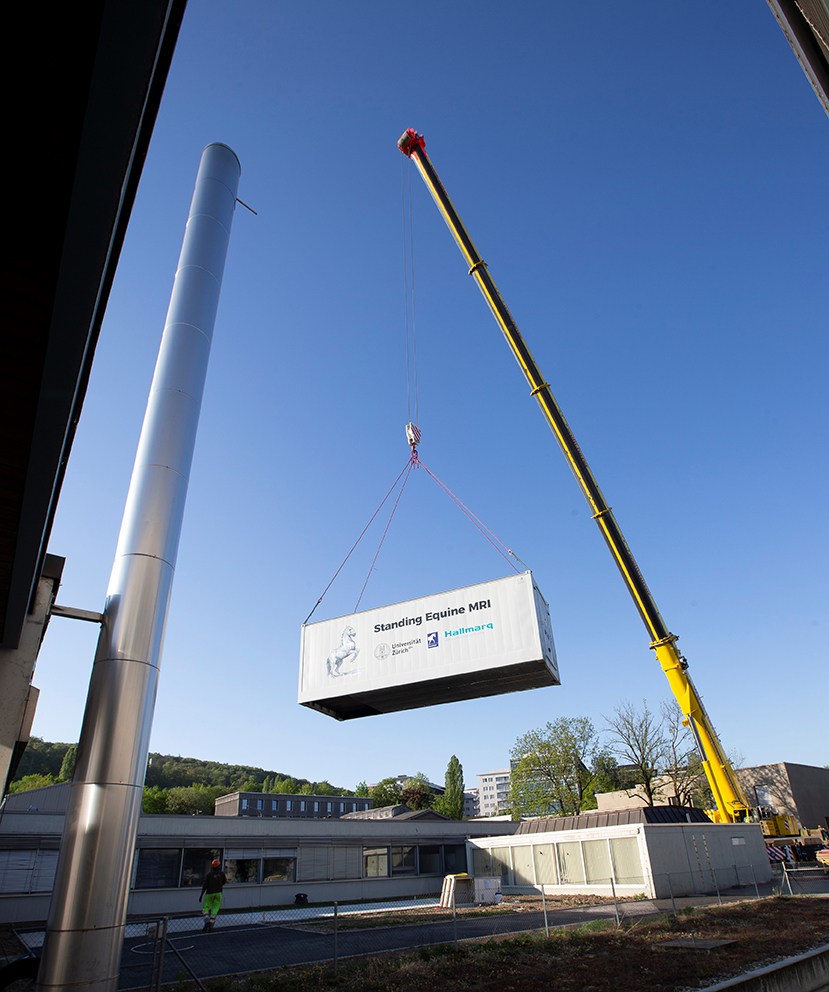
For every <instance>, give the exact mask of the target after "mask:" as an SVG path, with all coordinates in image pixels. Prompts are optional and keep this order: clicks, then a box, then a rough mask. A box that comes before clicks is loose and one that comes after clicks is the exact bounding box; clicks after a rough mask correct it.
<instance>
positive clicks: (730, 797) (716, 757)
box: [397, 128, 750, 823]
mask: <svg viewBox="0 0 829 992" xmlns="http://www.w3.org/2000/svg"><path fill="white" fill-rule="evenodd" d="M397 146H398V148H399V149H400V151H401V152H403V154H404V155H406V156H407V157H408V158H409V159H411V161H412V162H413V163H414V164H415V166H416V168H417V170H418V172H419V173H420V176H421V178H422V179H423V181H424V183H425V184H426V187H427V189H428V190H429V192H430V194H431V195H432V199H433V200H434V201H435V204H436V205H437V207H438V210H439V211H440V213H441V214H442V216H443V219H444V220H445V221H446V224H447V226H448V227H449V230H450V231H451V233H452V236H453V237H454V239H455V241H456V243H457V245H458V248H459V249H460V251H461V254H462V255H463V257H464V259H465V261H466V264H467V266H468V270H469V275H470V276H472V278H473V279H474V280H475V282H476V283H477V284H478V288H479V289H480V290H481V292H482V293H483V296H484V299H485V300H486V302H487V305H488V306H489V308H490V310H491V311H492V313H493V316H494V317H495V320H496V321H497V323H498V325H499V327H500V328H501V331H502V332H503V334H504V337H505V338H506V340H507V343H508V345H509V346H510V349H511V350H512V353H513V355H514V357H515V359H516V361H517V362H518V364H519V366H520V367H521V370H522V371H523V373H524V376H525V377H526V379H527V382H528V383H529V386H530V392H531V395H532V396H534V397H535V399H536V400H537V401H538V405H539V406H540V407H541V411H542V413H543V414H544V417H545V419H546V421H547V423H548V425H549V427H550V428H551V430H552V432H553V434H554V435H555V437H556V440H557V441H558V443H559V446H560V447H561V450H562V452H563V453H564V457H565V458H566V459H567V463H568V465H569V466H570V469H571V470H572V472H573V474H574V475H575V477H576V481H577V482H578V484H579V487H580V488H581V491H582V493H583V494H584V497H585V499H586V500H587V502H588V504H589V506H590V509H591V512H592V516H593V519H594V520H595V521H596V524H597V525H598V527H599V530H600V531H601V534H602V537H603V538H604V540H605V542H606V544H607V546H608V549H609V551H610V553H611V555H612V556H613V560H614V561H615V562H616V566H617V567H618V569H619V571H620V572H621V575H622V579H623V580H624V583H625V585H626V586H627V589H628V592H629V593H630V595H631V596H632V598H633V602H634V604H635V605H636V608H637V610H638V611H639V615H640V617H641V618H642V621H643V622H644V624H645V627H646V629H647V631H648V634H649V636H650V646H651V648H652V650H653V651H654V652H655V654H656V657H657V660H658V661H659V664H660V665H661V667H662V671H663V672H664V673H665V676H666V678H667V679H668V683H669V685H670V687H671V691H672V692H673V694H674V697H675V699H676V701H677V703H678V704H679V707H680V710H681V711H682V716H683V722H684V723H685V724H686V725H687V726H688V727H689V728H690V730H691V732H692V734H693V736H694V740H695V742H696V745H697V748H698V749H699V752H700V756H701V758H702V765H703V768H704V770H705V775H706V778H707V780H708V784H709V786H710V788H711V792H712V794H713V796H714V802H715V804H716V810H715V811H713V816H712V819H714V820H715V822H719V823H735V822H741V821H745V820H747V819H749V813H750V808H749V804H748V801H747V799H746V796H745V793H744V791H743V789H742V786H741V785H740V783H739V781H738V779H737V776H736V773H735V771H734V769H733V767H732V766H731V762H730V761H729V760H728V757H727V756H726V754H725V751H724V750H723V747H722V744H721V743H720V741H719V738H718V737H717V734H716V731H715V730H714V727H713V724H712V723H711V720H710V719H709V717H708V714H707V713H706V712H705V707H704V706H703V704H702V699H701V698H700V697H699V695H698V694H697V691H696V689H695V688H694V684H693V682H692V681H691V677H690V675H689V674H688V662H687V661H686V659H685V657H684V656H683V655H682V654H680V652H679V650H678V649H677V646H676V642H677V640H678V638H677V635H676V634H672V633H671V632H670V630H669V629H668V627H667V626H666V625H665V622H664V621H663V619H662V617H661V615H660V613H659V610H658V609H657V606H656V603H655V601H654V599H653V596H652V595H651V592H650V590H649V589H648V587H647V584H646V583H645V580H644V578H643V576H642V573H641V572H640V570H639V566H638V565H637V564H636V560H635V559H634V557H633V554H632V553H631V551H630V548H629V547H628V545H627V542H626V541H625V539H624V537H623V535H622V531H621V529H620V528H619V525H618V524H617V522H616V519H615V517H614V515H613V511H612V510H611V508H610V507H609V506H608V505H607V503H606V502H605V499H604V496H603V495H602V492H601V490H600V489H599V486H598V483H597V482H596V480H595V478H594V477H593V473H592V472H591V470H590V467H589V465H588V464H587V460H586V458H585V457H584V454H583V453H582V451H581V449H580V448H579V445H578V444H577V442H576V439H575V437H574V436H573V433H572V431H571V430H570V427H569V425H568V424H567V421H566V420H565V419H564V415H563V414H562V412H561V410H560V408H559V406H558V403H557V402H556V400H555V398H554V396H553V394H552V392H551V390H550V386H549V384H548V383H547V381H546V380H545V379H544V377H543V375H542V374H541V372H540V370H539V368H538V366H537V365H536V363H535V359H534V358H533V357H532V354H531V353H530V350H529V348H528V347H527V345H526V343H525V342H524V339H523V337H522V336H521V333H520V331H519V330H518V326H517V324H516V323H515V321H514V320H513V318H512V315H511V314H510V312H509V310H508V309H507V306H506V304H505V303H504V300H503V298H502V297H501V294H500V293H499V292H498V289H497V287H496V285H495V282H494V281H493V279H492V277H491V276H490V274H489V269H488V268H487V264H486V262H485V261H484V260H483V259H482V258H481V256H480V255H479V254H478V251H477V249H476V248H475V245H474V244H473V243H472V239H471V238H470V237H469V235H468V233H467V232H466V229H465V228H464V226H463V223H462V222H461V219H460V217H459V216H458V214H457V212H456V210H455V208H454V206H453V205H452V201H451V200H450V199H449V196H448V194H447V192H446V190H445V189H444V187H443V185H442V183H441V181H440V179H439V178H438V175H437V172H436V171H435V168H434V166H433V165H432V163H431V161H430V159H429V156H428V155H427V154H426V139H425V138H424V136H423V135H422V134H418V133H417V132H416V131H414V130H413V129H412V128H408V129H407V130H406V131H405V132H404V133H403V135H402V136H401V137H400V139H399V141H398V142H397Z"/></svg>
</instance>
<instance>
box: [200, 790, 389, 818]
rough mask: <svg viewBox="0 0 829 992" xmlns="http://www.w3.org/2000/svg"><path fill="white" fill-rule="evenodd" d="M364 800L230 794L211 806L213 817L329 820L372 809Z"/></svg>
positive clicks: (272, 794)
mask: <svg viewBox="0 0 829 992" xmlns="http://www.w3.org/2000/svg"><path fill="white" fill-rule="evenodd" d="M373 806H374V800H373V799H368V798H366V797H365V796H302V795H288V794H286V793H282V792H280V793H271V792H231V793H229V794H228V795H226V796H219V798H218V799H217V800H216V802H215V803H214V807H213V811H214V813H215V815H216V816H261V817H278V818H279V819H283V820H284V819H288V820H291V819H299V820H332V819H339V818H340V817H341V816H344V815H345V814H346V813H362V812H365V811H366V810H369V809H372V807H373Z"/></svg>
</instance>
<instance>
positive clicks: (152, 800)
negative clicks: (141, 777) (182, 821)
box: [141, 785, 168, 813]
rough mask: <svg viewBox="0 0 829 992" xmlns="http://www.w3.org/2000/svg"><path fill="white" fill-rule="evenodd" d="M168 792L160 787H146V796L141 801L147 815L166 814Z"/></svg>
mask: <svg viewBox="0 0 829 992" xmlns="http://www.w3.org/2000/svg"><path fill="white" fill-rule="evenodd" d="M167 791H168V790H167V789H162V788H161V787H160V786H158V785H148V786H145V787H144V795H143V796H142V800H141V808H142V810H143V811H144V812H145V813H166V812H167Z"/></svg>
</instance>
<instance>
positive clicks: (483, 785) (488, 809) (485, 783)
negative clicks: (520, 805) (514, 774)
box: [478, 768, 510, 816]
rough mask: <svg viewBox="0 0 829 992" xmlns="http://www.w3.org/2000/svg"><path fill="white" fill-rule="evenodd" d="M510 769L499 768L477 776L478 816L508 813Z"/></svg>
mask: <svg viewBox="0 0 829 992" xmlns="http://www.w3.org/2000/svg"><path fill="white" fill-rule="evenodd" d="M509 793H510V770H509V768H501V769H499V770H498V771H494V772H485V773H484V774H483V775H479V776H478V805H479V808H480V814H479V815H480V816H495V815H496V814H498V813H508V812H509V807H510V798H509Z"/></svg>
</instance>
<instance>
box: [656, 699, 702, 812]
mask: <svg viewBox="0 0 829 992" xmlns="http://www.w3.org/2000/svg"><path fill="white" fill-rule="evenodd" d="M662 726H663V728H664V731H665V748H666V750H665V775H666V776H667V777H668V778H669V779H670V782H671V785H672V786H673V789H674V793H675V794H676V798H677V802H678V803H679V805H680V806H697V807H701V808H707V807H709V806H713V804H714V798H713V796H712V795H711V790H710V789H709V787H708V781H707V779H706V778H705V771H704V769H703V767H702V758H701V757H700V753H699V751H698V750H697V746H696V743H695V742H694V735H693V734H692V733H691V728H690V727H689V726H688V724H687V723H686V722H685V717H684V716H683V715H682V710H681V709H680V708H679V704H678V703H677V702H676V700H671V701H670V702H663V703H662Z"/></svg>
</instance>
